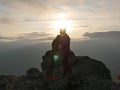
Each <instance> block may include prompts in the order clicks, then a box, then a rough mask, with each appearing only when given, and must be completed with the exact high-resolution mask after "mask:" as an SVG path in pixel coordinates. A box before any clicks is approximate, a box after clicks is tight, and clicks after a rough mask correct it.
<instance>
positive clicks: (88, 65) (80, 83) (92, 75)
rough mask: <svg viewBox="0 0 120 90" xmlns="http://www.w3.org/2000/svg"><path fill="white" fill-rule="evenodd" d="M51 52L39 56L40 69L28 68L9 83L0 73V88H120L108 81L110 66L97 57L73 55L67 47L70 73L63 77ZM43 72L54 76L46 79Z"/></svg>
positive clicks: (23, 89) (70, 89)
mask: <svg viewBox="0 0 120 90" xmlns="http://www.w3.org/2000/svg"><path fill="white" fill-rule="evenodd" d="M52 53H53V52H52V51H48V52H46V54H45V55H44V56H43V61H42V63H41V67H42V72H40V71H39V70H38V69H37V68H31V69H29V70H28V71H27V74H26V75H24V76H19V77H18V78H15V79H13V81H12V84H10V83H11V82H10V81H9V79H8V78H7V77H0V90H120V86H119V85H118V84H116V83H115V82H113V81H112V78H111V72H110V70H109V69H108V68H107V67H106V66H105V64H104V63H102V62H101V61H98V60H95V59H92V58H90V57H88V56H75V55H74V53H73V52H72V51H71V55H70V59H69V64H70V66H71V68H72V73H71V74H69V75H67V76H65V77H63V75H62V74H63V66H62V63H61V60H60V59H59V58H58V60H55V61H54V60H53V61H52V58H53V56H52V55H53V54H52ZM47 73H51V74H52V76H53V77H56V79H53V80H48V79H46V74H47ZM9 85H10V87H9ZM8 87H9V88H8Z"/></svg>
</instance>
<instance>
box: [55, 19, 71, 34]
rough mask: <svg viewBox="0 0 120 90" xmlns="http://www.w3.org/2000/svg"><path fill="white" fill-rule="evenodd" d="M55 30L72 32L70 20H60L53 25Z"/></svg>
mask: <svg viewBox="0 0 120 90" xmlns="http://www.w3.org/2000/svg"><path fill="white" fill-rule="evenodd" d="M53 27H54V29H55V30H56V31H57V32H59V30H60V29H64V28H65V29H66V31H67V32H70V30H71V22H70V21H69V20H58V21H55V22H54V23H53Z"/></svg>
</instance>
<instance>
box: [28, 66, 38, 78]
mask: <svg viewBox="0 0 120 90" xmlns="http://www.w3.org/2000/svg"><path fill="white" fill-rule="evenodd" d="M39 76H40V71H39V70H38V69H37V68H30V69H29V70H28V71H27V77H28V78H38V77H39Z"/></svg>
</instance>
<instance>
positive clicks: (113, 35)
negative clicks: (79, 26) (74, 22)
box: [83, 31, 120, 39]
mask: <svg viewBox="0 0 120 90" xmlns="http://www.w3.org/2000/svg"><path fill="white" fill-rule="evenodd" d="M83 36H86V37H89V38H90V39H95V38H96V39H101V38H104V39H120V31H109V32H94V33H89V32H87V33H85V34H84V35H83Z"/></svg>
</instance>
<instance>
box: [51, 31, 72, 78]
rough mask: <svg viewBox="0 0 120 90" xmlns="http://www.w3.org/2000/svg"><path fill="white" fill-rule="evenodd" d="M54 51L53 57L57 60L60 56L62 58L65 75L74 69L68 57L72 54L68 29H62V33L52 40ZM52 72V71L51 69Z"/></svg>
mask: <svg viewBox="0 0 120 90" xmlns="http://www.w3.org/2000/svg"><path fill="white" fill-rule="evenodd" d="M52 51H53V53H54V54H53V59H54V60H56V59H58V58H59V60H61V62H62V65H63V68H64V72H63V76H66V75H67V74H70V73H71V72H72V69H71V67H70V65H69V63H68V59H69V56H70V52H71V51H70V37H69V36H68V35H67V33H66V29H60V35H57V37H56V38H55V39H54V40H53V42H52ZM51 73H52V71H51Z"/></svg>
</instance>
